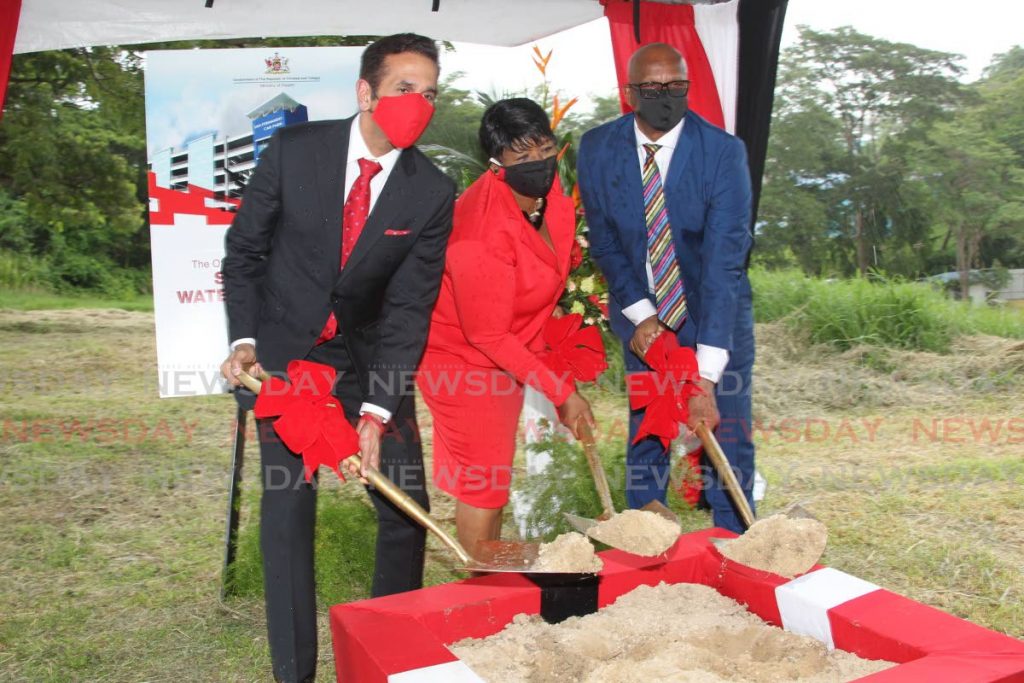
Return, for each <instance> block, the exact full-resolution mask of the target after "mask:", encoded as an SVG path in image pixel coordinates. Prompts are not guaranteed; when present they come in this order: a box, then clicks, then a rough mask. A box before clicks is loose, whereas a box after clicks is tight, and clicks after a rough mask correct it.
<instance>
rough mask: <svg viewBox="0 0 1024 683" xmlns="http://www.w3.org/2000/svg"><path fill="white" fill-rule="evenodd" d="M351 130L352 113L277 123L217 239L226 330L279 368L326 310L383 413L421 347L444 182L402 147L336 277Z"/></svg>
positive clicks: (435, 276)
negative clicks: (221, 239) (222, 238)
mask: <svg viewBox="0 0 1024 683" xmlns="http://www.w3.org/2000/svg"><path fill="white" fill-rule="evenodd" d="M351 129H352V119H351V118H349V119H344V120H341V121H318V122H312V123H305V124H299V125H294V126H288V127H286V128H282V129H280V130H279V131H278V132H276V133H275V134H274V137H273V138H272V140H271V143H270V145H269V146H268V147H267V148H266V149H265V150H264V151H263V152H262V153H261V157H260V162H259V165H258V166H257V168H256V172H255V173H254V174H253V176H252V178H251V179H250V181H249V184H248V186H247V188H246V190H245V195H244V197H243V201H242V206H241V208H240V209H239V211H238V215H237V216H236V217H235V220H234V222H233V223H232V225H231V228H230V229H229V230H228V232H227V238H226V255H225V257H224V262H223V274H224V289H225V296H226V302H227V304H226V305H227V316H228V328H229V335H230V338H231V339H232V340H235V339H240V338H243V337H253V338H255V339H256V354H257V357H258V358H259V360H260V363H261V364H262V365H263V366H264V368H265V369H266V370H267V371H269V372H280V371H283V370H284V369H285V368H286V367H287V364H288V362H289V361H291V360H293V359H297V358H303V357H305V356H306V354H307V353H309V351H310V350H311V349H312V348H313V345H314V342H315V340H316V338H317V336H318V335H319V334H320V331H321V329H322V328H323V325H324V322H325V321H326V320H327V317H328V315H329V313H330V312H331V310H332V309H333V311H334V314H335V316H336V317H337V319H338V323H339V329H338V334H339V336H340V337H341V338H342V340H343V341H344V343H345V346H346V347H347V349H348V352H349V355H350V356H351V359H352V362H353V364H354V366H355V367H356V371H357V372H358V374H359V378H360V382H361V385H362V387H363V391H364V396H365V400H366V401H368V402H370V403H373V404H375V405H378V406H380V407H382V408H385V409H386V410H389V411H391V412H392V413H394V412H397V408H398V404H399V403H400V401H401V398H402V396H403V395H404V394H405V393H407V392H408V391H409V387H410V382H411V377H412V374H413V372H414V371H415V369H416V366H417V365H418V363H419V360H420V356H421V355H422V353H423V347H424V344H425V343H426V337H427V329H428V326H429V323H430V313H431V310H432V308H433V306H434V302H435V300H436V298H437V292H438V288H439V286H440V281H441V273H442V271H443V269H444V254H445V247H446V245H447V242H448V234H449V233H450V232H451V225H452V203H453V200H454V196H455V185H454V183H453V182H452V181H451V180H450V179H449V178H448V177H447V176H445V175H444V174H443V173H442V172H441V171H440V170H438V168H437V167H435V166H434V165H433V163H431V162H430V160H429V159H427V158H426V157H425V156H424V155H423V153H422V152H420V151H419V150H418V149H416V148H415V147H411V148H409V149H406V150H403V151H402V152H401V155H400V156H399V158H398V161H397V162H396V164H395V166H394V168H393V169H392V170H391V174H390V175H389V176H388V179H387V182H386V183H385V185H384V189H383V191H382V192H381V194H380V196H379V197H378V199H377V202H376V203H375V204H374V207H373V210H372V211H371V212H370V215H369V218H368V220H367V222H366V225H365V227H364V228H363V231H362V233H361V234H360V237H359V240H358V241H357V242H356V245H355V247H354V248H353V251H352V253H351V255H350V256H349V258H348V261H347V262H346V264H345V268H344V270H343V271H341V272H340V273H339V270H338V266H339V261H340V250H341V230H342V207H343V206H344V204H345V197H344V187H345V182H344V181H345V166H346V160H347V155H348V140H349V133H350V131H351Z"/></svg>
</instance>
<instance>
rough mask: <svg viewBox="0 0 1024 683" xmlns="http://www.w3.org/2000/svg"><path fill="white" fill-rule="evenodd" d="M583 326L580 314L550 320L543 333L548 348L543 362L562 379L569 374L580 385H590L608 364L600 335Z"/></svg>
mask: <svg viewBox="0 0 1024 683" xmlns="http://www.w3.org/2000/svg"><path fill="white" fill-rule="evenodd" d="M582 325H583V316H582V315H580V314H579V313H572V314H569V315H563V316H562V317H561V318H549V319H548V321H547V323H545V325H544V332H543V337H544V343H545V344H547V347H548V350H547V353H546V355H545V356H544V363H545V365H547V366H548V367H549V368H550V369H551V371H552V372H554V373H555V374H557V375H560V376H562V377H565V376H566V375H571V376H572V377H573V378H574V379H576V380H579V381H580V382H593V381H594V380H596V379H597V376H598V375H600V374H601V373H602V372H604V371H605V369H607V367H608V361H607V360H606V359H605V352H604V342H603V341H602V340H601V332H600V331H599V330H598V329H597V327H595V326H593V325H589V326H587V327H582ZM581 327H582V329H581Z"/></svg>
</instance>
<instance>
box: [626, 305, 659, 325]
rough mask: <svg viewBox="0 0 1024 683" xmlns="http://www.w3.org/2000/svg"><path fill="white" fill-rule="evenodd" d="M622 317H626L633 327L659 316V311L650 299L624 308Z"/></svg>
mask: <svg viewBox="0 0 1024 683" xmlns="http://www.w3.org/2000/svg"><path fill="white" fill-rule="evenodd" d="M622 315H624V316H626V320H628V321H629V322H631V323H633V325H639V324H640V323H642V322H643V321H645V320H647V319H648V318H650V317H651V316H652V315H658V309H657V308H655V307H654V304H653V303H651V300H650V299H640V301H637V302H636V303H635V304H631V305H629V306H626V307H625V308H623V309H622Z"/></svg>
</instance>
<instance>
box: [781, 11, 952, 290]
mask: <svg viewBox="0 0 1024 683" xmlns="http://www.w3.org/2000/svg"><path fill="white" fill-rule="evenodd" d="M958 60H959V57H958V56H957V55H951V54H946V53H942V52H935V51H932V50H925V49H922V48H919V47H915V46H913V45H907V44H904V43H893V42H890V41H886V40H882V39H879V38H874V37H871V36H868V35H865V34H862V33H859V32H858V31H856V30H854V29H853V28H851V27H843V28H839V29H836V30H834V31H825V32H819V31H814V30H812V29H809V28H807V27H801V28H800V41H799V42H798V43H797V44H796V45H794V46H793V47H791V48H789V49H787V50H786V51H785V53H784V54H783V58H782V65H783V66H782V69H781V73H780V86H779V92H778V97H779V101H780V107H779V113H778V114H777V116H776V123H775V125H774V126H773V134H774V135H775V136H782V137H784V139H783V140H780V141H778V142H777V143H775V144H781V145H782V146H783V147H787V146H796V145H798V144H799V143H798V142H797V141H796V138H798V137H799V136H801V135H803V134H804V130H805V129H803V128H802V127H801V125H800V124H801V123H802V122H811V123H815V124H816V127H815V128H814V129H813V130H811V131H810V134H811V135H814V136H815V140H816V141H817V144H818V145H820V146H821V147H822V151H821V152H820V153H819V152H815V153H814V154H813V155H812V157H815V156H816V157H819V160H821V159H820V157H821V155H826V156H827V157H828V158H827V165H828V166H829V168H827V169H822V168H821V167H820V166H818V167H817V168H812V169H811V170H812V171H816V172H817V173H816V174H811V175H806V174H805V173H804V171H805V170H806V169H802V168H800V167H799V165H798V166H797V167H793V168H786V169H782V170H781V171H779V170H777V171H776V173H777V174H779V175H781V176H786V175H789V176H790V180H791V181H792V182H796V183H797V184H798V185H802V186H805V187H812V188H814V189H815V192H816V194H817V198H818V200H819V201H825V202H826V203H827V204H828V215H829V225H828V226H827V227H826V228H825V232H826V234H829V233H832V232H833V231H836V232H837V233H838V234H835V235H830V239H831V240H832V241H833V242H836V243H842V242H844V241H845V242H847V243H849V244H851V245H852V247H853V264H852V265H853V266H854V267H855V268H856V270H857V271H859V272H860V273H861V274H865V273H866V272H867V271H868V269H869V268H870V267H871V266H872V265H873V263H872V262H873V259H872V250H873V249H872V248H873V247H877V246H881V245H882V244H883V243H884V242H886V241H887V240H889V239H893V238H896V239H897V240H898V239H903V240H907V239H909V240H911V241H920V239H921V238H922V236H923V233H924V232H925V231H926V230H927V221H926V220H924V217H923V216H922V215H920V214H919V213H916V212H905V211H903V210H902V207H903V206H904V204H903V202H904V199H905V194H906V191H904V189H903V188H902V186H903V185H904V183H905V181H906V180H907V179H908V177H909V175H910V171H911V169H910V168H909V167H908V163H907V149H908V148H907V145H908V144H909V143H910V142H912V141H913V140H919V139H922V138H923V137H924V136H926V135H927V132H928V130H930V128H931V127H932V126H933V125H934V124H935V123H936V122H937V121H941V120H943V119H946V118H948V117H949V116H950V113H951V111H952V110H953V109H954V107H956V106H957V105H958V104H959V103H960V102H961V101H962V100H963V97H964V93H963V89H962V87H961V86H960V84H959V82H958V80H957V79H958V78H959V77H960V76H961V75H962V73H963V69H962V67H961V66H960V65H959V64H958ZM823 116H824V117H828V118H830V119H831V120H832V122H833V124H832V125H831V126H829V125H826V124H825V123H824V122H822V121H821V118H822V117H823ZM787 133H788V136H787ZM839 150H841V152H842V153H841V155H837V151H839ZM823 161H826V160H823ZM810 165H811V166H817V165H816V164H810ZM775 186H776V187H779V185H775ZM771 187H772V183H768V185H767V186H766V190H767V193H766V194H770V192H771V191H772V190H771ZM787 191H788V190H787ZM907 191H909V190H907ZM779 198H781V197H779ZM772 201H773V199H772V198H771V197H770V196H769V197H766V202H767V204H768V205H769V207H770V206H771V204H772ZM805 204H807V202H805ZM809 206H810V207H811V208H812V209H814V210H813V211H811V212H810V214H808V215H810V216H812V217H814V216H816V215H817V213H818V211H817V207H816V206H815V205H813V204H809ZM911 220H912V221H914V222H915V223H914V224H913V226H912V229H908V223H907V222H908V221H911ZM901 233H904V234H901ZM794 238H795V239H794V240H793V243H795V241H796V240H797V239H799V238H800V236H799V235H795V236H794Z"/></svg>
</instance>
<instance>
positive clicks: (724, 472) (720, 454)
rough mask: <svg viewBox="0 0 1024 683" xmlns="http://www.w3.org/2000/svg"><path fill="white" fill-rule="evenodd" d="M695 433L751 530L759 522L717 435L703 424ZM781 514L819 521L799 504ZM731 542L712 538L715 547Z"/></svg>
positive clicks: (745, 524)
mask: <svg viewBox="0 0 1024 683" xmlns="http://www.w3.org/2000/svg"><path fill="white" fill-rule="evenodd" d="M694 431H695V432H696V433H697V436H698V437H699V438H700V441H701V443H702V444H704V455H706V456H707V459H708V460H710V461H711V465H712V466H713V467H714V468H715V471H716V472H718V479H719V480H720V481H721V482H722V484H724V485H725V490H726V491H728V492H729V497H730V498H732V502H733V503H735V504H736V509H737V510H738V511H739V515H740V520H741V521H742V522H743V526H745V527H746V528H748V529H749V528H750V527H751V526H753V524H754V522H755V521H757V520H756V518H755V517H754V511H753V510H752V509H751V508H750V503H749V502H747V497H746V496H745V495H743V487H741V486H740V482H739V480H738V479H736V473H735V472H734V471H733V469H732V466H731V465H730V464H729V459H728V458H727V457H725V452H724V451H723V450H722V447H721V446H720V445H719V444H718V439H716V438H715V435H714V434H713V433H712V432H711V430H710V429H708V426H707V425H706V424H704V423H703V422H701V423H700V424H698V425H697V429H695V430H694ZM781 514H783V515H785V516H787V517H790V518H792V519H801V518H803V519H817V518H816V517H815V516H814V515H812V514H811V513H810V512H808V511H807V510H806V508H804V507H803V506H802V505H800V504H799V503H793V504H791V505H789V506H788V507H787V508H786V509H784V510H783V511H782V512H781ZM730 540H731V539H728V538H712V539H711V542H712V543H713V544H715V546H718V547H721V546H722V544H724V543H728V542H729V541H730Z"/></svg>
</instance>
